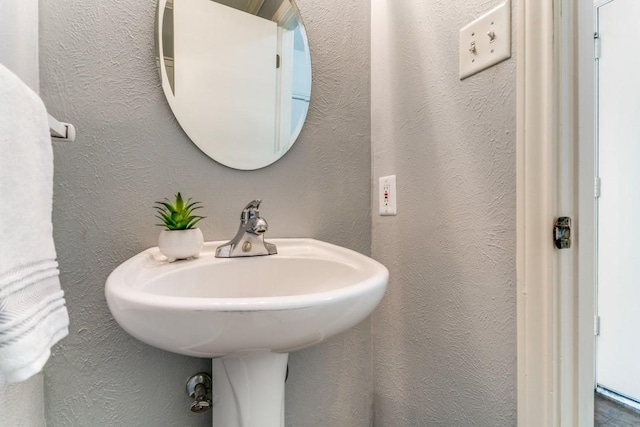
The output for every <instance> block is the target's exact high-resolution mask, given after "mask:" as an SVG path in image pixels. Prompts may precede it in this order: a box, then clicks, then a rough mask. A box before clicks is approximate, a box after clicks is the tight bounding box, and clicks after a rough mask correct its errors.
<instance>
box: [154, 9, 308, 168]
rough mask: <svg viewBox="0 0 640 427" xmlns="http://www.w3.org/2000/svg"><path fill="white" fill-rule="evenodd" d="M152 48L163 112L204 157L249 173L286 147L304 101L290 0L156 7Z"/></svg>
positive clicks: (302, 45) (302, 56) (297, 26)
mask: <svg viewBox="0 0 640 427" xmlns="http://www.w3.org/2000/svg"><path fill="white" fill-rule="evenodd" d="M156 47H157V58H158V68H159V70H160V78H161V79H162V88H163V90H164V93H165V95H166V97H167V101H168V102H169V105H170V106H171V110H172V111H173V114H174V115H175V117H176V119H177V120H178V122H179V123H180V126H182V128H183V129H184V131H185V132H186V134H187V135H188V136H189V138H190V139H191V141H193V142H194V143H195V144H196V145H197V146H198V147H199V148H200V149H201V150H202V151H203V152H204V153H205V154H207V155H208V156H209V157H211V158H212V159H214V160H216V161H217V162H219V163H222V164H223V165H226V166H229V167H232V168H235V169H243V170H251V169H259V168H262V167H265V166H267V165H270V164H271V163H273V162H275V161H276V160H278V159H279V158H280V157H282V156H283V155H284V154H285V153H286V152H287V151H288V150H289V149H290V148H291V146H292V145H293V143H294V142H295V140H296V138H297V137H298V135H299V134H300V131H301V129H302V125H303V124H304V121H305V118H306V116H307V112H308V110H309V101H310V99H311V56H310V54H309V43H308V41H307V35H306V32H305V30H304V26H303V25H302V19H301V17H300V12H299V11H298V8H297V7H296V5H295V3H294V2H293V0H159V1H158V10H157V15H156Z"/></svg>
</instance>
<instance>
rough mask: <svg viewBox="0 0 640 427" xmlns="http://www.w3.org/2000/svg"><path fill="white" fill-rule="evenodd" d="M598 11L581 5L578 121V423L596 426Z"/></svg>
mask: <svg viewBox="0 0 640 427" xmlns="http://www.w3.org/2000/svg"><path fill="white" fill-rule="evenodd" d="M594 31H595V27H594V7H593V5H592V4H591V2H590V1H589V2H580V3H579V4H578V37H577V40H578V55H577V60H578V64H579V74H578V88H579V90H578V93H579V100H578V105H579V109H578V123H579V127H578V129H579V140H580V144H579V149H578V158H579V162H578V163H579V168H578V194H579V207H578V209H579V226H578V233H579V236H580V239H579V245H578V283H579V289H578V357H577V359H578V360H577V362H576V363H577V376H578V386H577V402H578V425H580V426H585V427H593V406H594V388H595V335H594V333H595V331H594V319H595V314H596V310H595V303H596V299H595V292H596V291H595V277H596V228H595V227H596V222H595V221H596V208H597V204H596V199H595V197H594V196H595V195H594V186H593V184H592V183H593V182H594V178H595V176H596V168H595V156H596V145H595V134H596V130H595V126H596V124H597V119H596V118H595V117H596V116H595V108H596V103H595V74H594V73H595V58H594V41H593V34H594Z"/></svg>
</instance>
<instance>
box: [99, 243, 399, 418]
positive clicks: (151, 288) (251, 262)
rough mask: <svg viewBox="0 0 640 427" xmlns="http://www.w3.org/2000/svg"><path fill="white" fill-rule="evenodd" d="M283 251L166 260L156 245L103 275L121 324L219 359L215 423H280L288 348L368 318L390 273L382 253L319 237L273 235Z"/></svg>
mask: <svg viewBox="0 0 640 427" xmlns="http://www.w3.org/2000/svg"><path fill="white" fill-rule="evenodd" d="M268 240H269V242H270V243H274V244H276V245H277V247H278V254H276V255H268V256H257V257H248V258H215V256H214V255H215V249H216V247H218V246H219V245H221V244H223V243H225V242H207V243H205V245H204V249H203V251H202V253H201V255H200V258H198V259H193V260H185V261H177V262H174V263H169V262H167V260H166V258H165V257H164V256H162V255H161V254H160V252H159V251H158V248H151V249H148V250H146V251H144V252H141V253H140V254H138V255H136V256H134V257H133V258H131V259H129V260H128V261H125V262H124V263H123V264H122V265H120V266H119V267H118V268H116V269H115V270H114V271H113V273H111V275H110V276H109V278H108V279H107V284H106V287H105V294H106V297H107V303H108V304H109V309H110V310H111V313H112V314H113V317H114V318H115V319H116V321H117V322H118V323H119V324H120V326H122V328H123V329H124V330H126V331H127V332H129V333H130V334H131V335H133V336H134V337H136V338H138V339H139V340H141V341H143V342H146V343H147V344H150V345H153V346H155V347H159V348H162V349H165V350H168V351H172V352H175V353H180V354H186V355H189V356H197V357H211V358H215V359H214V361H213V368H212V370H213V376H214V393H215V395H216V396H217V401H218V403H217V405H216V406H215V407H214V409H213V425H214V426H225V427H282V426H284V378H285V373H286V368H287V358H288V353H289V352H291V351H294V350H300V349H303V348H306V347H309V346H311V345H314V344H317V343H319V342H321V341H323V340H325V339H327V338H329V337H331V336H333V335H336V334H338V333H340V332H342V331H345V330H347V329H349V328H350V327H352V326H354V325H355V324H357V323H359V322H361V321H362V320H364V319H365V318H366V317H367V316H368V315H369V314H370V313H371V312H372V311H373V309H374V308H375V307H376V306H377V305H378V303H379V302H380V300H381V299H382V296H383V295H384V291H385V289H386V286H387V282H388V279H389V272H388V271H387V269H386V268H385V267H384V266H383V265H382V264H380V263H378V262H377V261H374V260H373V259H371V258H368V257H366V256H364V255H361V254H359V253H357V252H354V251H351V250H349V249H345V248H341V247H339V246H335V245H331V244H329V243H324V242H320V241H318V240H313V239H268Z"/></svg>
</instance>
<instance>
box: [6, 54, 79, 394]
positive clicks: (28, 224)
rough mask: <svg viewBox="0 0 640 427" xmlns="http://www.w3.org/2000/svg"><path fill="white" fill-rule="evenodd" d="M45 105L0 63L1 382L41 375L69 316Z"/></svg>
mask: <svg viewBox="0 0 640 427" xmlns="http://www.w3.org/2000/svg"><path fill="white" fill-rule="evenodd" d="M47 119H48V116H47V111H46V109H45V107H44V105H43V103H42V100H41V99H40V98H39V97H38V95H37V94H36V93H34V92H33V91H32V90H31V89H30V88H29V87H27V85H25V84H24V83H23V82H22V81H21V80H20V79H19V78H18V77H17V76H15V75H14V74H13V73H11V72H10V71H9V70H7V69H6V68H5V67H4V66H2V65H0V378H2V377H4V379H5V380H6V381H7V382H9V383H14V382H18V381H23V380H26V379H27V378H29V377H31V376H32V375H34V374H36V373H38V372H40V370H41V369H42V367H43V366H44V364H45V363H46V362H47V360H48V359H49V355H50V354H51V347H52V346H53V345H54V344H55V343H57V342H58V341H59V340H60V339H62V338H64V337H65V336H66V335H67V334H68V325H69V317H68V314H67V309H66V307H65V305H64V303H65V301H64V295H63V292H62V290H61V288H60V281H59V279H58V263H57V262H56V250H55V246H54V243H53V234H52V231H53V227H52V224H51V204H52V198H53V152H52V151H53V150H52V147H51V138H50V135H49V126H48V121H47Z"/></svg>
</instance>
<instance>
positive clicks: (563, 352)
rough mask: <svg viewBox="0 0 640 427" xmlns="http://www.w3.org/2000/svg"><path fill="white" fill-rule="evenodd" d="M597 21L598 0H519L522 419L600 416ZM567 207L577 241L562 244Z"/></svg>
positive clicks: (581, 422)
mask: <svg viewBox="0 0 640 427" xmlns="http://www.w3.org/2000/svg"><path fill="white" fill-rule="evenodd" d="M592 25H593V2H592V0H581V1H574V0H520V1H519V2H518V20H517V27H518V29H517V31H518V50H517V91H518V95H517V99H518V100H517V148H516V152H517V155H516V157H517V160H516V162H517V166H516V169H517V173H516V175H517V177H516V180H517V182H516V188H517V190H516V191H517V254H516V260H517V261H516V262H517V276H518V277H517V281H518V284H517V313H518V314H517V319H518V328H517V329H518V351H517V355H518V425H519V426H531V427H539V426H545V427H546V426H562V427H566V426H580V427H583V426H592V425H593V385H594V376H593V372H594V371H593V366H594V364H593V361H594V352H593V350H594V341H595V340H594V335H593V319H594V314H595V312H594V301H595V300H594V297H593V294H594V292H595V288H594V286H593V283H592V282H593V277H594V276H593V275H592V273H593V272H592V271H590V267H589V264H591V269H592V268H593V263H592V262H591V263H590V262H588V260H589V259H591V260H592V259H593V258H590V256H592V255H593V249H594V248H595V245H591V244H590V242H589V241H590V239H593V238H594V237H595V233H593V232H591V231H589V230H588V228H589V225H588V224H589V217H590V216H591V220H593V210H591V211H590V210H589V209H590V208H589V207H590V206H592V205H593V204H594V199H593V185H592V184H589V185H586V184H585V183H584V182H583V183H582V185H581V184H580V182H581V180H580V179H579V178H580V177H581V176H585V174H589V173H593V167H592V166H591V169H589V164H592V163H593V160H592V161H591V162H589V161H586V162H585V159H588V158H589V155H590V156H591V158H592V156H593V147H594V145H593V137H594V132H593V111H594V110H593V105H594V104H593V95H594V91H593V75H592V74H591V73H590V71H589V70H593V31H592V28H593V27H592ZM589 29H591V31H590V30H589ZM589 61H590V65H589ZM579 71H580V72H579ZM576 76H577V78H576ZM579 106H580V108H578V107H579ZM578 141H580V144H578ZM590 150H591V152H590ZM589 152H590V154H589ZM591 176H593V175H591ZM592 182H593V181H590V183H592ZM590 212H591V213H590ZM559 216H570V217H571V218H572V219H573V245H572V248H570V249H563V250H558V249H555V247H554V245H553V242H552V230H553V223H554V220H555V218H557V217H559ZM581 224H582V225H584V227H581ZM592 224H593V222H592ZM578 233H579V234H578ZM590 248H591V249H590ZM580 261H582V262H580ZM590 278H591V279H590ZM578 284H580V286H578Z"/></svg>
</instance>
